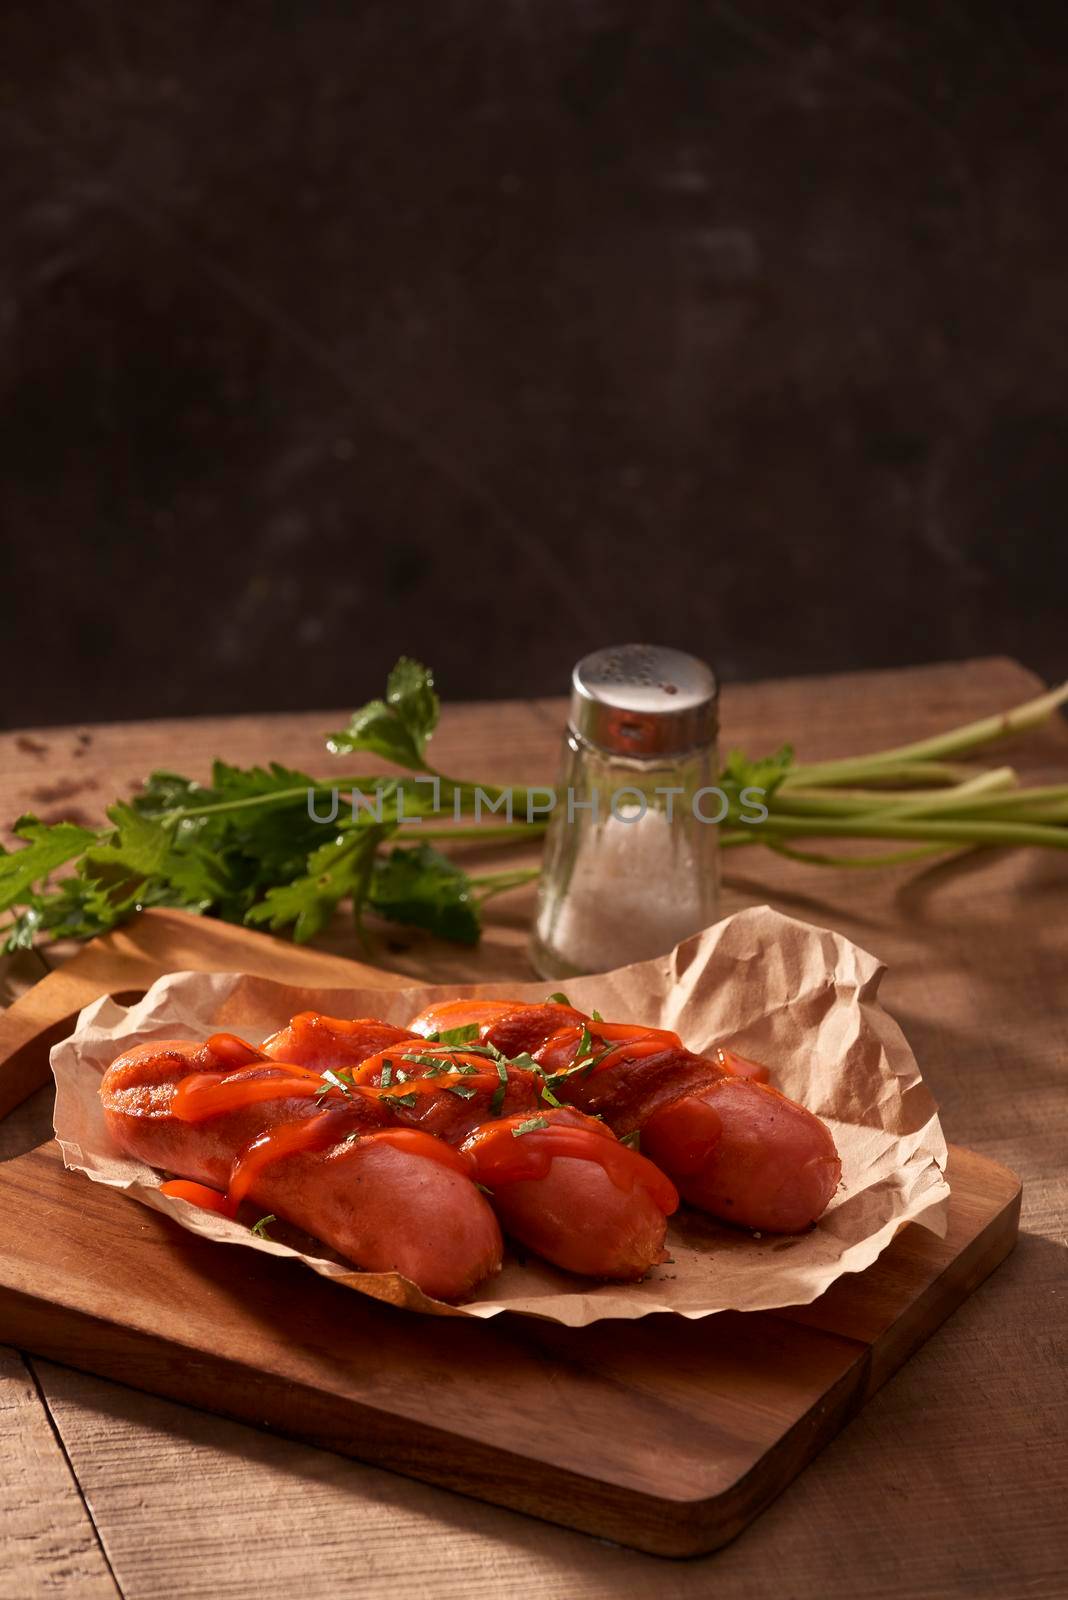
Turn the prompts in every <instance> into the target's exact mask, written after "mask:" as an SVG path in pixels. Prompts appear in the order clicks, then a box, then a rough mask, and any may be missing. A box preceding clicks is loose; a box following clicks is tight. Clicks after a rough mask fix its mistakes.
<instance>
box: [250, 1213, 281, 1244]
mask: <svg viewBox="0 0 1068 1600" xmlns="http://www.w3.org/2000/svg"><path fill="white" fill-rule="evenodd" d="M277 1221H278V1218H277V1217H276V1216H275V1214H274V1212H273V1211H271V1212H269V1213H268V1215H267V1216H265V1217H261V1218H260V1220H259V1221H258V1222H254V1223H253V1224H252V1226H251V1228H250V1229H249V1230H248V1231H249V1233H254V1234H255V1235H256V1237H257V1239H269V1238H270V1234H269V1233H268V1232H267V1224H268V1223H269V1222H277Z"/></svg>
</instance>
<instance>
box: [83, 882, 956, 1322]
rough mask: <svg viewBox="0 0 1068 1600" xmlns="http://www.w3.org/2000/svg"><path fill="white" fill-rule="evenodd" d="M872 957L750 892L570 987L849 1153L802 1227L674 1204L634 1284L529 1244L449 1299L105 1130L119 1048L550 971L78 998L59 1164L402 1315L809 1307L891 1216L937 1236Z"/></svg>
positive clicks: (936, 1158)
mask: <svg viewBox="0 0 1068 1600" xmlns="http://www.w3.org/2000/svg"><path fill="white" fill-rule="evenodd" d="M883 971H884V969H883V967H882V966H881V965H880V963H879V962H878V961H877V960H876V959H875V957H874V956H871V955H869V954H868V953H867V952H866V951H864V950H861V949H858V947H857V946H856V945H853V944H850V943H849V941H848V940H846V939H844V938H842V937H841V935H839V934H836V933H831V932H829V931H827V930H826V929H823V928H815V927H810V926H808V925H807V924H806V923H802V922H798V921H795V920H794V919H793V918H791V917H785V916H782V915H781V914H780V913H778V912H776V911H773V910H771V909H770V908H769V907H767V906H760V907H756V908H753V909H751V910H747V911H742V912H740V913H739V914H738V915H737V916H734V917H730V918H728V919H727V920H726V921H724V922H720V923H717V924H716V926H714V927H712V928H707V929H706V930H705V931H704V932H703V933H700V934H698V935H696V936H695V937H694V938H692V939H689V940H687V941H686V942H685V943H684V944H681V945H679V946H678V947H677V948H676V949H675V950H674V951H672V953H671V954H670V955H667V956H664V957H662V958H660V959H658V960H656V961H646V962H642V963H641V964H639V965H636V966H631V967H621V968H619V969H617V970H616V971H614V972H609V973H606V974H604V975H602V976H599V977H588V978H577V979H574V980H572V981H570V982H568V983H567V985H566V989H567V993H568V995H569V997H570V998H571V1000H572V1001H573V1002H574V1003H575V1004H576V1005H578V1006H580V1007H581V1008H582V1009H583V1010H586V1011H592V1010H593V1009H594V1008H596V1009H597V1010H599V1011H600V1012H601V1013H602V1014H603V1015H604V1016H606V1017H609V1018H611V1019H618V1020H625V1021H634V1022H645V1023H648V1024H650V1025H651V1026H654V1027H662V1028H673V1029H675V1030H676V1031H677V1032H678V1033H680V1034H681V1036H682V1038H683V1040H684V1042H685V1043H686V1044H687V1045H688V1046H689V1047H690V1048H691V1049H693V1050H697V1051H702V1050H705V1049H707V1048H709V1047H710V1046H712V1045H713V1044H715V1043H720V1044H724V1045H730V1046H733V1047H734V1048H735V1049H736V1050H738V1051H739V1052H740V1053H741V1054H742V1055H745V1056H749V1057H751V1058H754V1059H756V1060H758V1061H763V1062H765V1063H766V1064H767V1065H768V1066H769V1068H770V1069H771V1073H772V1082H773V1083H774V1084H775V1086H776V1087H777V1088H779V1089H781V1090H783V1092H784V1093H786V1094H788V1095H790V1096H791V1097H792V1098H793V1099H795V1100H799V1101H801V1102H802V1103H803V1104H804V1105H806V1106H808V1107H809V1108H810V1109H811V1110H812V1111H815V1112H816V1113H817V1115H819V1116H821V1117H823V1118H824V1120H825V1121H826V1122H827V1123H828V1124H829V1126H830V1128H831V1131H832V1133H833V1134H834V1138H835V1142H836V1143H837V1145H838V1150H839V1153H840V1155H841V1157H842V1168H843V1178H842V1184H841V1187H840V1189H839V1191H838V1194H837V1196H836V1197H835V1199H834V1200H832V1202H831V1204H830V1206H829V1208H828V1210H827V1211H826V1213H825V1214H824V1216H823V1217H822V1218H821V1219H820V1221H819V1222H818V1223H817V1224H816V1226H815V1227H814V1228H813V1229H812V1230H811V1231H810V1232H808V1233H805V1234H801V1235H798V1236H789V1237H784V1236H775V1235H765V1236H764V1237H760V1236H757V1235H754V1234H752V1233H749V1232H745V1231H742V1230H739V1229H736V1228H731V1227H728V1226H726V1225H723V1224H719V1223H717V1222H715V1221H714V1220H713V1219H712V1218H710V1217H704V1216H701V1215H699V1214H698V1213H696V1212H690V1211H687V1210H685V1209H684V1210H683V1211H681V1212H680V1213H679V1214H678V1215H677V1216H676V1217H674V1218H672V1220H671V1222H670V1224H669V1230H668V1249H669V1251H670V1254H671V1256H672V1257H673V1261H672V1262H670V1263H665V1264H664V1265H663V1266H660V1267H657V1268H655V1269H654V1270H653V1271H652V1272H651V1273H650V1274H649V1276H648V1277H647V1278H646V1279H645V1280H644V1281H643V1282H641V1283H638V1284H628V1285H626V1286H621V1285H619V1284H598V1283H595V1282H592V1281H589V1280H586V1279H580V1278H574V1277H570V1276H569V1275H567V1274H565V1273H562V1272H558V1271H556V1270H555V1269H554V1268H552V1267H550V1266H547V1265H545V1264H543V1263H541V1262H539V1261H537V1259H536V1258H534V1257H528V1258H527V1259H526V1260H525V1261H522V1262H521V1261H520V1260H518V1259H517V1258H516V1257H514V1256H511V1255H508V1256H506V1259H505V1266H504V1270H503V1271H502V1272H501V1274H500V1276H499V1277H497V1278H495V1279H493V1280H492V1281H490V1282H487V1283H485V1284H483V1285H482V1286H481V1287H480V1288H479V1289H478V1291H477V1292H476V1295H475V1297H474V1298H473V1299H472V1300H470V1301H468V1302H465V1303H464V1304H463V1305H462V1306H451V1305H445V1304H443V1303H442V1302H440V1301H436V1300H432V1299H430V1298H428V1297H427V1296H426V1295H424V1294H422V1293H421V1291H420V1290H419V1289H417V1288H416V1287H415V1285H414V1284H412V1283H410V1282H409V1281H408V1280H407V1279H405V1278H403V1277H401V1276H400V1275H399V1274H397V1273H365V1272H358V1271H354V1270H353V1269H352V1268H351V1267H350V1266H347V1265H344V1264H342V1263H340V1262H339V1261H338V1260H337V1258H334V1259H332V1260H331V1259H329V1252H328V1251H326V1249H325V1247H323V1246H318V1245H316V1244H315V1242H314V1241H307V1242H306V1244H305V1249H304V1250H299V1249H294V1248H291V1247H290V1246H289V1245H287V1244H282V1243H279V1242H276V1241H273V1240H269V1239H260V1238H258V1237H256V1236H255V1235H253V1234H251V1233H250V1232H249V1230H248V1228H247V1227H245V1226H243V1225H242V1224H240V1223H238V1222H231V1221H229V1220H227V1219H226V1218H223V1217H219V1216H216V1215H214V1214H212V1213H209V1212H205V1211H200V1210H198V1209H197V1208H196V1207H194V1206H191V1205H188V1204H187V1203H186V1202H184V1201H181V1200H173V1199H169V1198H168V1197H166V1196H164V1195H162V1194H161V1193H160V1190H159V1185H160V1182H161V1181H162V1179H161V1177H160V1175H159V1174H158V1173H157V1172H155V1171H154V1170H153V1169H152V1168H149V1167H146V1166H143V1165H142V1164H141V1163H140V1162H138V1161H136V1160H133V1159H131V1158H130V1157H128V1156H125V1155H123V1154H122V1153H121V1152H120V1151H118V1150H117V1149H116V1148H115V1147H114V1146H113V1144H112V1143H111V1140H110V1139H109V1136H108V1133H107V1129H106V1126H105V1123H104V1118H103V1114H102V1110H101V1106H100V1100H99V1095H98V1093H97V1089H98V1085H99V1082H100V1079H101V1077H102V1075H103V1073H104V1072H105V1070H106V1069H107V1067H108V1066H109V1064H110V1063H111V1062H112V1061H113V1060H114V1059H115V1057H116V1056H118V1055H120V1054H121V1053H122V1052H123V1051H124V1050H127V1049H129V1048H130V1047H131V1046H132V1045H133V1044H136V1043H140V1042H142V1041H144V1040H149V1039H162V1038H193V1039H203V1038H206V1037H207V1036H208V1035H209V1034H211V1033H214V1032H216V1031H218V1030H220V1029H224V1030H227V1031H229V1032H233V1033H238V1034H241V1035H242V1036H243V1037H245V1038H247V1039H249V1040H250V1041H251V1042H253V1043H257V1044H258V1043H259V1042H260V1041H261V1040H263V1039H264V1038H265V1037H266V1036H267V1035H268V1034H269V1033H272V1032H273V1031H274V1030H275V1029H276V1028H279V1027H281V1026H282V1025H283V1023H285V1022H286V1021H287V1020H288V1018H289V1017H290V1016H291V1015H292V1014H293V1013H294V1012H297V1011H306V1010H319V1011H325V1012H327V1013H328V1014H332V1015H335V1016H342V1017H357V1016H374V1017H381V1018H384V1019H385V1020H386V1021H389V1022H393V1023H397V1024H404V1023H406V1022H407V1021H408V1020H409V1019H410V1018H411V1017H412V1016H414V1015H415V1013H416V1012H417V1011H419V1010H421V1009H422V1008H423V1007H424V1006H426V1005H429V1004H430V1002H431V1001H433V1000H436V999H440V998H442V997H443V996H446V995H456V994H476V993H477V994H486V995H494V994H499V995H506V994H507V995H515V996H517V997H518V998H519V999H537V998H541V997H543V996H544V995H545V994H546V992H547V991H548V989H549V988H550V987H551V986H550V985H549V984H546V983H527V984H522V983H520V984H486V985H470V984H469V985H466V986H462V987H458V986H452V987H450V988H443V987H440V986H438V987H432V986H423V987H417V988H411V989H379V988H363V989H309V988H303V987H300V988H298V987H295V986H294V987H291V986H289V985H286V984H281V983H275V982H272V981H270V980H269V979H266V978H255V977H249V976H248V975H245V974H239V973H234V974H231V973H222V974H220V973H204V972H173V973H169V974H167V975H166V976H165V977H162V978H160V979H159V980H158V981H157V982H156V983H154V984H153V985H152V988H151V989H150V990H149V991H148V993H147V994H146V995H145V997H144V999H143V1000H141V1001H140V1002H139V1003H138V1004H137V1005H134V1006H130V1007H128V1008H127V1007H123V1006H120V1005H116V1003H115V1002H114V1001H113V1000H111V999H109V998H108V997H106V996H105V997H104V998H102V999H100V1000H97V1001H96V1002H94V1004H92V1005H90V1006H88V1007H86V1009H85V1010H84V1011H83V1012H82V1013H81V1015H80V1016H79V1018H78V1025H77V1027H76V1029H75V1031H74V1033H73V1034H72V1035H71V1036H70V1037H69V1038H68V1039H65V1040H63V1042H62V1043H60V1044H58V1045H56V1046H55V1047H54V1048H53V1050H52V1057H51V1059H52V1071H53V1073H54V1075H55V1079H56V1088H57V1097H56V1112H55V1130H56V1137H57V1139H58V1140H59V1143H60V1145H61V1147H62V1150H63V1159H64V1161H65V1163H66V1165H67V1166H68V1167H69V1168H72V1169H74V1170H76V1171H78V1172H82V1173H84V1174H85V1175H86V1176H87V1177H88V1178H90V1179H92V1181H93V1182H94V1183H104V1184H108V1185H110V1186H111V1187H112V1188H118V1189H125V1190H127V1191H128V1193H129V1194H130V1195H131V1197H132V1198H134V1199H136V1200H139V1201H140V1202H141V1203H142V1204H144V1205H148V1206H151V1207H153V1209H155V1210H157V1211H163V1212H165V1213H166V1214H167V1215H168V1216H169V1217H171V1218H172V1220H173V1221H175V1222H177V1223H178V1224H179V1225H180V1226H181V1227H183V1228H186V1229H188V1230H189V1231H190V1232H192V1233H198V1234H201V1235H203V1236H205V1237H207V1238H210V1239H214V1240H218V1241H219V1242H220V1243H224V1244H230V1245H239V1246H241V1247H242V1248H244V1249H246V1250H258V1251H260V1252H261V1253H264V1254H267V1255H275V1256H286V1257H289V1258H293V1257H296V1258H297V1259H299V1260H301V1261H303V1262H304V1263H305V1264H306V1265H307V1266H308V1267H310V1268H311V1269H312V1271H313V1272H317V1273H320V1274H321V1275H322V1276H324V1277H328V1278H333V1279H335V1280H336V1281H337V1282H338V1283H339V1284H342V1285H344V1286H345V1287H347V1288H352V1289H356V1290H359V1291H360V1292H361V1293H364V1294H369V1295H372V1296H373V1297H375V1298H376V1299H380V1300H386V1301H389V1302H391V1303H392V1304H394V1305H398V1306H404V1307H406V1308H408V1309H410V1310H414V1311H421V1312H427V1313H431V1314H435V1315H442V1316H474V1317H493V1316H496V1315H497V1314H498V1313H499V1312H501V1311H519V1312H525V1313H528V1314H533V1315H537V1316H541V1317H548V1318H550V1319H551V1320H553V1321H555V1322H562V1323H566V1324H568V1325H569V1326H571V1327H582V1326H584V1325H585V1324H587V1323H590V1322H596V1321H598V1320H600V1319H601V1318H603V1317H627V1318H632V1317H643V1316H647V1315H648V1314H649V1313H650V1312H654V1311H669V1312H674V1313H676V1314H678V1315H680V1316H684V1317H706V1316H710V1315H711V1314H712V1313H714V1312H718V1311H726V1310H736V1311H761V1310H768V1309H770V1308H772V1307H774V1306H786V1305H801V1304H808V1302H809V1301H811V1300H814V1299H815V1298H816V1297H817V1296H818V1295H820V1294H822V1293H823V1291H824V1290H825V1289H826V1288H828V1286H829V1285H830V1284H832V1283H833V1282H834V1280H835V1279H836V1278H839V1277H841V1276H842V1274H843V1273H846V1272H860V1271H861V1270H862V1269H863V1268H864V1267H867V1266H869V1265H870V1264H871V1262H873V1261H874V1260H875V1258H876V1257H877V1256H878V1255H879V1253H880V1252H881V1251H882V1250H884V1249H885V1248H886V1246H887V1245H888V1244H889V1243H890V1240H891V1239H892V1238H893V1236H894V1234H895V1233H896V1232H897V1230H898V1229H899V1228H900V1227H901V1226H902V1224H903V1223H905V1222H908V1221H918V1222H920V1223H921V1224H922V1225H923V1226H924V1227H925V1228H929V1229H931V1230H932V1231H933V1232H935V1233H937V1234H939V1235H942V1234H944V1232H945V1226H946V1219H945V1211H946V1204H947V1201H948V1197H949V1187H948V1185H947V1183H946V1181H945V1175H944V1174H945V1166H946V1143H945V1139H944V1138H943V1135H942V1129H941V1127H940V1125H939V1121H938V1116H937V1111H936V1107H935V1103H934V1101H933V1099H932V1098H931V1095H930V1094H929V1093H928V1091H927V1089H926V1088H925V1086H924V1084H923V1082H922V1080H921V1078H920V1074H919V1070H918V1068H917V1065H916V1062H915V1059H914V1057H913V1055H912V1052H911V1050H910V1049H909V1047H908V1045H907V1043H906V1042H905V1038H904V1036H903V1034H902V1033H901V1030H900V1028H899V1027H898V1026H897V1024H896V1023H895V1022H894V1021H893V1020H892V1019H891V1018H890V1017H889V1016H888V1015H887V1014H886V1012H885V1011H884V1010H883V1009H882V1007H881V1005H880V1004H879V1001H878V998H877V996H878V989H879V982H880V979H881V977H882V974H883ZM302 1242H303V1241H302Z"/></svg>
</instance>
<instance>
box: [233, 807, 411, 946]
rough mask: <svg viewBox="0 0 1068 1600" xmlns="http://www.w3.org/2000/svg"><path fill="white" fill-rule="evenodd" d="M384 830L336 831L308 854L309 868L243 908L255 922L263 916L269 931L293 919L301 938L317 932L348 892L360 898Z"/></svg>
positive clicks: (296, 935) (301, 941)
mask: <svg viewBox="0 0 1068 1600" xmlns="http://www.w3.org/2000/svg"><path fill="white" fill-rule="evenodd" d="M382 833H383V830H382V829H380V828H377V827H364V828H359V829H356V828H352V829H349V830H348V831H347V832H342V833H339V834H337V835H336V837H335V838H333V839H331V840H329V841H328V842H327V843H326V844H323V845H320V847H319V849H317V850H313V851H312V853H311V855H310V856H309V857H308V859H307V870H306V871H305V872H304V873H303V874H302V875H301V876H299V877H296V878H293V880H292V881H291V882H289V883H284V884H279V885H277V886H276V887H274V888H271V889H268V891H267V893H266V895H265V896H264V898H263V899H262V900H261V901H260V902H259V903H258V904H256V905H254V906H251V907H250V908H249V910H248V911H247V912H246V913H245V921H246V922H247V923H249V924H251V925H253V926H256V925H259V924H260V923H264V922H266V923H267V924H269V926H270V928H271V930H272V932H273V931H277V929H279V928H283V927H285V926H286V925H287V924H288V923H293V924H294V928H293V937H294V939H296V941H297V943H298V944H305V943H306V942H307V941H308V940H309V939H313V938H314V937H315V935H316V934H317V933H321V932H322V931H323V929H324V928H325V927H326V926H327V924H328V923H329V922H330V919H331V918H332V917H333V915H334V912H335V911H336V910H337V907H338V905H339V904H340V902H341V901H342V900H344V899H345V898H346V897H347V896H349V895H352V896H353V897H354V898H355V899H356V900H357V901H359V900H361V899H362V898H363V896H364V895H365V894H366V891H367V884H368V880H369V877H370V874H371V870H372V864H373V861H374V853H375V849H376V847H377V845H378V842H379V840H380V838H381V837H382Z"/></svg>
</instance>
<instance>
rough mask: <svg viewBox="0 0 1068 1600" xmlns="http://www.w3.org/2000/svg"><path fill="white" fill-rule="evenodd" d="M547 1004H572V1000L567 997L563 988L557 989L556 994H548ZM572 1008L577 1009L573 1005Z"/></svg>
mask: <svg viewBox="0 0 1068 1600" xmlns="http://www.w3.org/2000/svg"><path fill="white" fill-rule="evenodd" d="M545 1004H546V1005H547V1006H552V1005H556V1006H571V1001H570V1000H569V999H568V998H567V995H566V994H564V992H563V990H562V989H557V991H556V993H555V994H550V995H546V997H545ZM571 1009H572V1011H573V1010H574V1009H575V1008H574V1006H571Z"/></svg>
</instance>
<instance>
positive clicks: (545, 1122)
mask: <svg viewBox="0 0 1068 1600" xmlns="http://www.w3.org/2000/svg"><path fill="white" fill-rule="evenodd" d="M548 1126H549V1119H548V1117H528V1118H527V1119H526V1121H525V1122H521V1123H520V1124H519V1125H518V1127H515V1128H513V1129H512V1138H513V1139H519V1138H522V1136H523V1134H524V1133H534V1132H535V1131H536V1130H537V1129H538V1128H547V1127H548Z"/></svg>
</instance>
